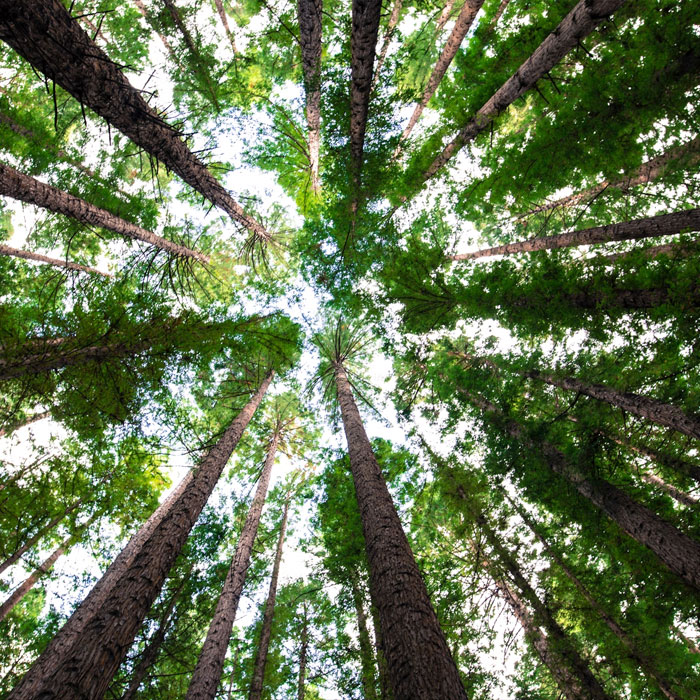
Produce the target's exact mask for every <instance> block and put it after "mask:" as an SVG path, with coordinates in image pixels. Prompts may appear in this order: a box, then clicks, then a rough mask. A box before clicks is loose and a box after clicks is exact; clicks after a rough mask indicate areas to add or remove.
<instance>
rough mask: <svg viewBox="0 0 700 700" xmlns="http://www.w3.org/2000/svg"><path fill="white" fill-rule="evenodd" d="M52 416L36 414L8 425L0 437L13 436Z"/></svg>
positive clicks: (1, 430)
mask: <svg viewBox="0 0 700 700" xmlns="http://www.w3.org/2000/svg"><path fill="white" fill-rule="evenodd" d="M50 416H51V411H43V412H42V413H35V414H34V415H33V416H29V417H27V418H25V419H24V420H22V421H19V422H18V423H13V424H12V425H8V426H7V428H0V437H4V436H6V435H11V434H12V433H14V432H15V430H19V429H20V428H24V426H25V425H31V424H32V423H38V422H39V421H40V420H44V418H49V417H50ZM2 488H3V487H2V486H0V490H2Z"/></svg>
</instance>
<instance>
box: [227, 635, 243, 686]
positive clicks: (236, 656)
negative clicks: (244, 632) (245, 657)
mask: <svg viewBox="0 0 700 700" xmlns="http://www.w3.org/2000/svg"><path fill="white" fill-rule="evenodd" d="M240 656H241V648H240V646H239V645H238V644H236V652H235V654H234V655H233V667H232V668H231V675H230V676H229V680H228V693H227V694H226V699H227V700H233V679H234V674H235V672H236V669H237V668H238V660H239V658H240Z"/></svg>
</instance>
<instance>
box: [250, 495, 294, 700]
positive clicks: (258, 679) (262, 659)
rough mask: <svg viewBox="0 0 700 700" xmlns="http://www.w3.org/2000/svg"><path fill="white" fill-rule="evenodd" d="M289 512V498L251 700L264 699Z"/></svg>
mask: <svg viewBox="0 0 700 700" xmlns="http://www.w3.org/2000/svg"><path fill="white" fill-rule="evenodd" d="M288 513H289V498H288V499H287V501H286V502H285V504H284V512H283V514H282V524H281V525H280V535H279V539H278V540H277V551H276V552H275V563H274V566H273V567H272V577H271V578H270V590H269V592H268V594H267V602H266V603H265V612H264V614H263V622H262V631H261V632H260V643H259V644H258V653H257V655H256V657H255V666H254V668H253V679H252V681H251V684H250V695H249V696H248V698H249V700H262V692H263V682H264V680H265V665H266V664H267V652H268V650H269V648H270V637H271V636H272V620H273V618H274V616H275V599H276V597H277V579H278V578H279V573H280V562H281V561H282V547H283V546H284V536H285V533H286V531H287V515H288Z"/></svg>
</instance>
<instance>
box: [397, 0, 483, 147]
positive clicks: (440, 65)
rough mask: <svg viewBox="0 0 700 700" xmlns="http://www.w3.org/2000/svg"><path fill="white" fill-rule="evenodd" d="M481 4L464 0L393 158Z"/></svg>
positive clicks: (450, 60) (454, 53)
mask: <svg viewBox="0 0 700 700" xmlns="http://www.w3.org/2000/svg"><path fill="white" fill-rule="evenodd" d="M483 4H484V0H465V2H464V5H462V9H461V10H460V12H459V15H458V16H457V20H456V22H455V26H454V28H453V30H452V32H451V34H450V36H449V38H448V39H447V42H446V44H445V47H444V48H443V50H442V53H441V54H440V58H438V60H437V62H436V63H435V66H434V68H433V72H432V73H431V74H430V78H428V84H427V85H426V86H425V90H424V91H423V95H422V97H421V99H420V102H419V103H418V104H417V105H416V108H415V110H413V114H412V115H411V118H410V119H409V120H408V124H406V128H405V129H404V130H403V133H402V134H401V138H400V139H399V145H398V146H397V147H396V151H395V152H394V158H396V156H398V154H399V151H400V150H401V145H402V143H403V142H404V141H405V140H406V139H407V138H408V137H409V135H410V134H411V132H412V131H413V127H414V126H415V125H416V124H417V123H418V120H419V119H420V116H421V114H423V110H424V109H425V108H426V107H427V105H428V102H430V100H431V99H432V97H433V95H434V94H435V92H436V90H437V89H438V87H439V86H440V82H441V81H442V79H443V77H444V75H445V73H446V72H447V69H448V68H449V67H450V64H451V63H452V60H453V59H454V57H455V56H456V55H457V51H458V50H459V47H460V46H461V44H462V42H463V41H464V37H466V36H467V32H468V31H469V29H470V27H471V26H472V23H473V22H474V18H475V17H476V15H477V13H478V12H479V10H480V9H481V6H482V5H483Z"/></svg>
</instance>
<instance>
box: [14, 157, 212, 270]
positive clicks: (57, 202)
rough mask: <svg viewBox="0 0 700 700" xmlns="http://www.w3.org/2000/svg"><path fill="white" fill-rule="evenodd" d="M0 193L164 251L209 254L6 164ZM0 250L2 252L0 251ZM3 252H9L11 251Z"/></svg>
mask: <svg viewBox="0 0 700 700" xmlns="http://www.w3.org/2000/svg"><path fill="white" fill-rule="evenodd" d="M0 194H2V195H6V196H8V197H12V198H13V199H17V200H19V201H21V202H26V203H27V204H33V205H34V206H37V207H41V208H42V209H47V210H48V211H52V212H54V213H56V214H63V215H64V216H68V217H70V218H71V219H75V220H76V221H79V222H80V223H81V224H85V225H87V226H97V227H98V228H104V229H107V230H108V231H114V233H118V234H119V235H120V236H124V237H125V238H131V239H134V240H137V241H143V242H144V243H148V244H149V245H152V246H155V247H156V248H160V249H161V250H165V251H167V252H168V253H170V254H171V255H174V256H176V257H179V258H192V259H193V260H198V261H199V262H202V263H207V262H209V257H208V256H207V255H204V254H203V253H198V252H197V251H194V250H190V249H189V248H186V247H185V246H181V245H177V244H176V243H173V242H172V241H169V240H167V239H165V238H163V237H162V236H156V234H155V233H151V232H150V231H147V230H146V229H144V228H141V227H140V226H137V225H136V224H132V223H130V222H129V221H125V220H124V219H121V218H119V217H118V216H116V215H115V214H112V213H111V212H108V211H107V210H106V209H100V208H99V207H96V206H94V205H93V204H90V203H89V202H86V201H85V200H84V199H80V198H79V197H75V196H73V195H72V194H69V193H68V192H64V191H63V190H59V189H58V188H56V187H52V186H51V185H46V184H44V183H43V182H40V181H39V180H36V179H34V178H33V177H30V176H29V175H24V174H23V173H20V172H18V171H17V170H15V169H14V168H11V167H10V166H9V165H6V164H5V163H0ZM0 252H3V251H1V250H0ZM5 254H6V255H10V254H11V253H5ZM15 254H16V253H15ZM31 255H32V254H31V253H30V254H24V256H23V257H29V256H31ZM37 259H38V258H37ZM43 262H51V263H52V264H54V265H55V264H59V265H60V264H63V263H62V262H54V261H53V259H52V258H44V259H43ZM69 266H72V267H71V268H70V269H79V270H83V271H87V272H96V271H95V270H92V269H91V268H87V267H84V266H83V265H76V264H75V263H65V267H69ZM98 274H104V273H98Z"/></svg>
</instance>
